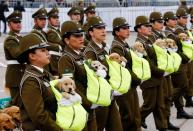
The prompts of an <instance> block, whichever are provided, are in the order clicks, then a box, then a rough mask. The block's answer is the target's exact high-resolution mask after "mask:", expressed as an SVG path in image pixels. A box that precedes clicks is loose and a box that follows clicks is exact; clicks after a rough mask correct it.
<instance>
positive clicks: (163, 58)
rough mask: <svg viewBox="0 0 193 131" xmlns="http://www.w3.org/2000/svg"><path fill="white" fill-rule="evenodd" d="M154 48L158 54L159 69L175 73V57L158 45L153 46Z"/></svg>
mask: <svg viewBox="0 0 193 131" xmlns="http://www.w3.org/2000/svg"><path fill="white" fill-rule="evenodd" d="M153 48H154V50H155V53H156V57H157V65H158V68H159V69H162V70H164V71H166V72H168V73H173V72H174V68H173V57H172V56H170V55H169V54H168V53H167V52H166V51H165V50H164V49H162V48H161V47H159V46H157V45H156V44H153Z"/></svg>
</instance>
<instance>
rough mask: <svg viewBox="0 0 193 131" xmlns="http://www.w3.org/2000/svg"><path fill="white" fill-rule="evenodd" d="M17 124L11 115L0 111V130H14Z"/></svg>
mask: <svg viewBox="0 0 193 131" xmlns="http://www.w3.org/2000/svg"><path fill="white" fill-rule="evenodd" d="M15 127H16V125H15V123H14V121H13V119H12V117H11V116H9V115H8V114H6V113H3V112H0V131H3V130H13V129H15Z"/></svg>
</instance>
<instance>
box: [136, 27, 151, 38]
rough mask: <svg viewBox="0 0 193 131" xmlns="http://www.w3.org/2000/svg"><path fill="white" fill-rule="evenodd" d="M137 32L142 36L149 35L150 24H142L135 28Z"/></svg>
mask: <svg viewBox="0 0 193 131" xmlns="http://www.w3.org/2000/svg"><path fill="white" fill-rule="evenodd" d="M137 30H138V33H139V34H141V35H144V36H148V35H151V26H150V25H142V26H141V27H140V28H138V29H137Z"/></svg>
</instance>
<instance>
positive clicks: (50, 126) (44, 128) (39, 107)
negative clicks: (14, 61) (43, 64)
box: [20, 65, 62, 131]
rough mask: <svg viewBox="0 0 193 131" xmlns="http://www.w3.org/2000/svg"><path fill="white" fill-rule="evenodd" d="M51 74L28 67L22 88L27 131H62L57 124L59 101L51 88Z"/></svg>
mask: <svg viewBox="0 0 193 131" xmlns="http://www.w3.org/2000/svg"><path fill="white" fill-rule="evenodd" d="M50 80H51V79H50V74H48V73H47V75H45V74H43V73H42V72H41V71H39V70H38V69H36V68H35V67H33V66H31V65H27V67H26V70H25V73H24V75H23V78H22V81H21V87H20V96H21V99H22V105H21V107H20V112H21V119H22V127H23V130H25V131H32V130H41V131H62V129H61V128H60V127H59V126H58V125H57V124H56V122H55V119H56V116H55V113H56V111H57V101H56V99H55V96H54V94H53V92H52V90H51V88H50V84H49V81H50Z"/></svg>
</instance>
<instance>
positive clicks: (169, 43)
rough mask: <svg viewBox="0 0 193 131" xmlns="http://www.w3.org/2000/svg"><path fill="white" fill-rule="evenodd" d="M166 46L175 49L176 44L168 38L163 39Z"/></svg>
mask: <svg viewBox="0 0 193 131" xmlns="http://www.w3.org/2000/svg"><path fill="white" fill-rule="evenodd" d="M165 42H166V47H167V48H171V49H176V48H178V46H177V45H176V42H175V41H174V40H172V39H170V38H166V39H165Z"/></svg>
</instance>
